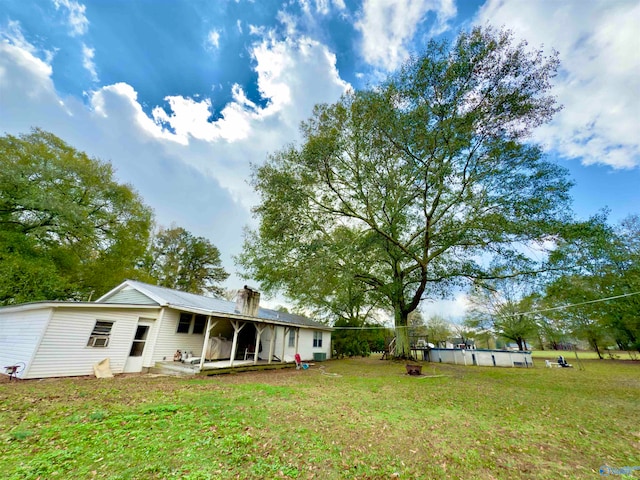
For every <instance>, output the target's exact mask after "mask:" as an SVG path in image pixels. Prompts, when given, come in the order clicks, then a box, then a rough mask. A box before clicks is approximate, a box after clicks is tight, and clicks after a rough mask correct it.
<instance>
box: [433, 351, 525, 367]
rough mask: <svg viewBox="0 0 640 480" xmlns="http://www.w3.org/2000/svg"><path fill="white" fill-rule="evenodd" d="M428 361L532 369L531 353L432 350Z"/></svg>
mask: <svg viewBox="0 0 640 480" xmlns="http://www.w3.org/2000/svg"><path fill="white" fill-rule="evenodd" d="M474 357H475V363H474ZM429 360H430V361H431V362H441V363H453V364H455V365H474V364H475V365H478V366H481V367H494V366H495V367H533V359H532V357H531V352H512V351H504V350H474V349H457V348H433V349H431V350H430V351H429Z"/></svg>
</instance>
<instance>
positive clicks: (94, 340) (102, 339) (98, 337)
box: [87, 320, 114, 347]
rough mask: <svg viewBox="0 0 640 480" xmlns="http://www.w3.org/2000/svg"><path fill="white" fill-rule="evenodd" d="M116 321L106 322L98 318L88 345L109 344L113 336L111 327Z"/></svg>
mask: <svg viewBox="0 0 640 480" xmlns="http://www.w3.org/2000/svg"><path fill="white" fill-rule="evenodd" d="M113 323H114V322H104V321H102V320H97V321H96V325H95V326H94V327H93V331H92V332H91V336H90V337H89V341H88V342H87V347H106V346H108V345H109V338H110V336H111V328H112V327H113Z"/></svg>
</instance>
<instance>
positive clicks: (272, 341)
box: [269, 325, 278, 363]
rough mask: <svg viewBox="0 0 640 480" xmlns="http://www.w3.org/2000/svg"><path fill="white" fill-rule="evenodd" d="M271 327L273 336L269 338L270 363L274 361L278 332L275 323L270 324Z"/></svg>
mask: <svg viewBox="0 0 640 480" xmlns="http://www.w3.org/2000/svg"><path fill="white" fill-rule="evenodd" d="M269 328H270V329H271V338H270V339H269V363H271V362H272V361H273V350H274V349H275V347H276V333H277V332H278V329H277V327H276V326H275V325H269Z"/></svg>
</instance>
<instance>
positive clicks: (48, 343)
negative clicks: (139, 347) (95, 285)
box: [28, 305, 153, 378]
mask: <svg viewBox="0 0 640 480" xmlns="http://www.w3.org/2000/svg"><path fill="white" fill-rule="evenodd" d="M150 316H151V312H150V311H149V310H136V309H122V310H120V309H105V308H100V306H99V305H97V306H96V308H57V309H55V310H54V314H53V317H52V318H51V321H50V322H49V325H48V327H47V329H46V332H45V334H44V337H43V339H42V342H41V344H40V347H39V349H38V352H37V355H36V358H35V359H34V361H33V364H32V366H31V368H30V369H29V372H28V378H43V377H62V376H77V375H93V365H94V364H95V363H98V362H100V361H102V360H104V359H105V358H109V360H110V364H111V371H112V372H113V373H114V374H116V373H121V372H122V370H123V367H124V363H125V361H126V359H127V357H128V355H129V351H130V349H131V344H132V342H133V337H134V335H135V331H136V326H137V325H138V318H139V317H145V318H149V317H150ZM96 320H104V321H111V322H114V325H113V328H112V329H111V335H110V340H109V345H108V346H107V347H104V348H100V347H88V346H87V341H88V340H89V336H90V335H91V332H92V330H93V328H94V326H95V323H96ZM152 329H153V327H152Z"/></svg>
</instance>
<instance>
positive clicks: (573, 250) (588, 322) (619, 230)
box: [545, 214, 640, 353]
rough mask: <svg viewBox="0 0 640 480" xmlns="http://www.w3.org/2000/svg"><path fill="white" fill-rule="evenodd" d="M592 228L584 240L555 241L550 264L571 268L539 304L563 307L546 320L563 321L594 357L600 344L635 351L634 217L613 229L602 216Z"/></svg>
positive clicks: (639, 221) (637, 250) (638, 342)
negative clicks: (605, 342)
mask: <svg viewBox="0 0 640 480" xmlns="http://www.w3.org/2000/svg"><path fill="white" fill-rule="evenodd" d="M592 229H593V232H592V234H591V235H588V236H585V235H584V234H583V233H582V232H578V235H579V236H580V237H581V238H582V241H571V242H559V245H558V248H557V249H556V251H555V252H554V253H553V255H552V261H553V262H554V263H556V264H559V265H563V264H565V263H571V264H572V268H571V269H570V271H569V273H567V274H566V275H564V276H561V277H559V278H557V279H555V280H554V281H553V282H551V283H550V284H549V286H548V287H547V290H546V296H545V302H546V303H547V304H550V305H551V304H553V305H556V306H566V308H564V309H562V310H559V311H553V312H552V313H550V314H548V315H547V316H549V317H551V318H556V319H560V318H561V319H563V320H564V321H565V322H566V323H568V326H569V328H570V329H571V330H572V331H573V333H574V334H575V335H576V336H577V337H578V338H582V339H584V340H586V341H588V342H589V344H590V345H591V347H592V348H593V349H594V350H596V351H597V352H598V353H599V351H600V346H601V345H600V344H601V343H602V341H603V340H614V341H615V342H616V343H617V344H618V347H619V348H621V349H640V319H639V316H638V314H637V312H638V310H639V309H640V293H639V292H640V242H639V241H638V238H639V236H640V217H639V216H637V215H631V216H629V217H627V218H625V219H624V220H623V221H622V222H621V223H620V225H618V226H616V227H613V226H610V225H608V224H607V223H606V217H605V216H604V214H602V215H599V216H598V217H597V218H595V219H594V220H593V222H592Z"/></svg>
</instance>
